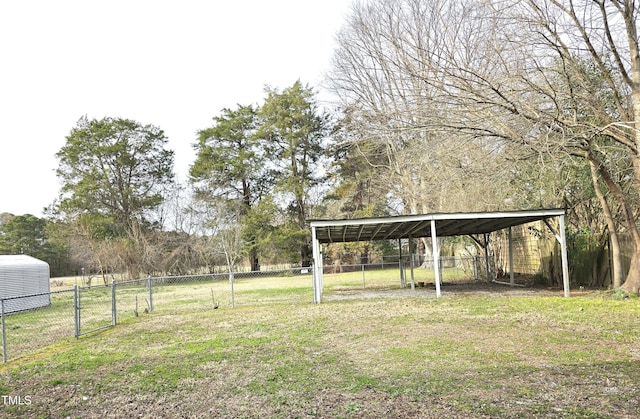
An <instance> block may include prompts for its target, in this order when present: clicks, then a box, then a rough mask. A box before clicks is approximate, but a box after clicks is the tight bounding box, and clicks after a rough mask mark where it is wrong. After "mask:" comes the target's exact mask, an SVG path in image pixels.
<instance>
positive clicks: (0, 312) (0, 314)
mask: <svg viewBox="0 0 640 419" xmlns="http://www.w3.org/2000/svg"><path fill="white" fill-rule="evenodd" d="M0 317H2V362H3V363H5V364H6V363H7V335H6V329H5V327H4V299H0Z"/></svg>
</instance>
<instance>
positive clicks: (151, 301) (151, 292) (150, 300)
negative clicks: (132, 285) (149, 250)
mask: <svg viewBox="0 0 640 419" xmlns="http://www.w3.org/2000/svg"><path fill="white" fill-rule="evenodd" d="M147 281H149V312H152V311H153V279H152V278H151V275H149V278H148V279H147Z"/></svg>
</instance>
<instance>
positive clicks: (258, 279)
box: [0, 268, 313, 362]
mask: <svg viewBox="0 0 640 419" xmlns="http://www.w3.org/2000/svg"><path fill="white" fill-rule="evenodd" d="M312 293H313V291H312V278H311V270H310V269H308V268H295V269H283V270H277V271H269V272H242V273H235V274H233V275H229V274H228V273H223V274H222V273H218V274H207V275H189V276H172V277H149V278H143V279H137V280H133V281H122V282H116V281H113V282H111V283H110V284H100V285H91V286H88V285H85V286H78V285H76V286H74V287H72V288H68V289H64V290H58V291H52V292H50V293H42V294H33V295H24V296H17V297H11V298H2V299H0V318H1V329H0V330H1V333H2V359H3V362H7V361H8V360H10V359H16V358H18V357H20V356H23V355H25V354H26V353H29V352H31V351H34V350H36V349H38V348H42V347H44V346H46V345H49V344H51V343H54V342H56V341H59V340H63V339H70V340H72V339H74V338H75V339H78V338H79V337H81V336H83V335H86V334H89V333H93V332H96V331H98V330H101V329H104V328H108V327H112V326H115V325H116V324H118V323H122V322H124V321H127V320H128V319H133V318H136V317H139V316H143V315H146V314H148V313H151V312H161V313H180V312H189V311H196V310H198V311H202V310H215V309H218V308H233V307H237V306H257V305H265V304H274V305H275V304H288V303H292V302H296V301H301V300H304V299H305V298H307V299H308V300H309V301H310V302H311V301H313V297H312ZM34 301H36V302H37V304H36V305H38V307H36V308H33V307H34ZM25 307H27V308H25Z"/></svg>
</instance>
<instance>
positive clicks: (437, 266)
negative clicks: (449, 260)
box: [431, 219, 440, 298]
mask: <svg viewBox="0 0 640 419" xmlns="http://www.w3.org/2000/svg"><path fill="white" fill-rule="evenodd" d="M437 237H438V236H437V234H436V220H433V219H432V220H431V246H432V247H433V249H432V250H433V272H434V276H435V283H436V298H440V260H439V259H440V252H439V251H438V238H437Z"/></svg>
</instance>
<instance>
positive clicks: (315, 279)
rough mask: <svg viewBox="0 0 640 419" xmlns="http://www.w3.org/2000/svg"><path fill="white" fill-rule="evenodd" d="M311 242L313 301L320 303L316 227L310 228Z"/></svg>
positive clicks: (320, 263)
mask: <svg viewBox="0 0 640 419" xmlns="http://www.w3.org/2000/svg"><path fill="white" fill-rule="evenodd" d="M311 243H312V246H313V270H312V272H313V275H312V276H313V302H314V303H316V304H319V303H320V299H321V298H322V290H321V289H320V288H321V285H320V284H321V282H322V280H321V278H320V277H321V276H322V252H321V250H320V242H319V241H318V239H317V235H316V228H315V227H312V228H311Z"/></svg>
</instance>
